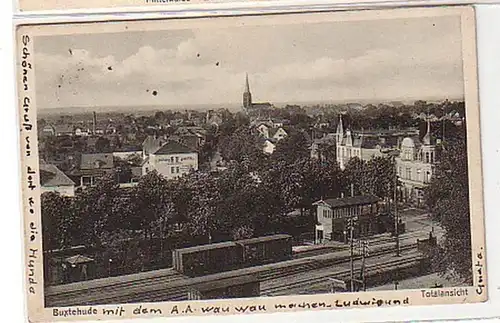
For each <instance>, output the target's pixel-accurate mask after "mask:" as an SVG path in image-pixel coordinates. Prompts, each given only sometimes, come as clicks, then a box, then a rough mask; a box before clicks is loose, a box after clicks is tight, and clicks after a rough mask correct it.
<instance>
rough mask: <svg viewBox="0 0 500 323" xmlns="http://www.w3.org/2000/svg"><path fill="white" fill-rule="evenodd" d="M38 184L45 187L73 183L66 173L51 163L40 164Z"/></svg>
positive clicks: (70, 184)
mask: <svg viewBox="0 0 500 323" xmlns="http://www.w3.org/2000/svg"><path fill="white" fill-rule="evenodd" d="M40 184H41V185H42V186H45V187H48V186H73V185H75V183H74V182H73V181H72V180H71V179H70V178H69V177H68V176H66V174H64V173H63V172H62V171H61V170H60V169H59V168H57V167H56V166H54V165H51V164H40Z"/></svg>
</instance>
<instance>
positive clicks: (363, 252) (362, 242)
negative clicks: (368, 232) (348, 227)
mask: <svg viewBox="0 0 500 323" xmlns="http://www.w3.org/2000/svg"><path fill="white" fill-rule="evenodd" d="M359 242H360V249H361V250H360V251H361V259H362V260H361V261H362V262H361V277H360V278H361V282H362V284H363V291H365V292H366V274H365V270H366V257H368V252H369V249H368V241H367V240H360V241H359Z"/></svg>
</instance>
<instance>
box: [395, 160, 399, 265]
mask: <svg viewBox="0 0 500 323" xmlns="http://www.w3.org/2000/svg"><path fill="white" fill-rule="evenodd" d="M393 160H394V170H395V173H394V234H395V237H396V257H399V256H400V253H399V215H398V173H397V166H396V158H394V159H393Z"/></svg>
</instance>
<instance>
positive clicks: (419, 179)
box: [417, 168, 422, 182]
mask: <svg viewBox="0 0 500 323" xmlns="http://www.w3.org/2000/svg"><path fill="white" fill-rule="evenodd" d="M421 180H422V170H421V169H420V168H419V169H417V181H419V182H420V181H421Z"/></svg>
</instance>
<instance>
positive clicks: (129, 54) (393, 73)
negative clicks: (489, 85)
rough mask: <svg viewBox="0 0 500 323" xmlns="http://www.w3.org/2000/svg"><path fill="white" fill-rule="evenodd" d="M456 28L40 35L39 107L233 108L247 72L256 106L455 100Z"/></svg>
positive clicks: (426, 21)
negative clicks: (259, 102)
mask: <svg viewBox="0 0 500 323" xmlns="http://www.w3.org/2000/svg"><path fill="white" fill-rule="evenodd" d="M459 24H460V21H459V20H458V19H456V17H432V18H411V19H388V20H383V21H361V22H360V21H357V22H322V23H316V24H310V25H277V26H273V28H268V27H267V26H240V27H238V28H234V29H231V30H228V29H223V28H215V29H210V30H201V29H197V30H194V29H193V30H169V31H143V32H128V33H114V34H92V35H89V34H87V35H71V36H67V35H58V36H50V37H47V36H44V37H39V38H38V39H39V41H37V42H36V47H37V48H36V50H37V53H38V54H37V57H36V61H35V65H36V69H37V74H36V75H37V105H38V106H39V107H40V109H51V108H52V109H53V108H61V107H71V106H75V107H76V106H77V107H104V106H115V107H117V108H119V107H125V106H156V105H163V106H176V105H186V106H187V105H189V106H194V105H204V104H214V105H217V104H219V105H227V104H237V105H238V107H239V106H240V102H241V97H240V95H241V92H242V90H243V87H244V77H245V74H246V73H248V75H249V78H250V86H251V89H252V93H253V96H254V99H255V100H256V101H265V102H271V103H274V104H279V103H282V102H287V103H288V102H289V103H303V102H332V103H334V102H335V103H337V102H338V103H341V102H360V101H365V102H366V101H374V102H381V101H401V100H431V99H432V100H438V99H439V98H442V99H443V100H444V99H446V98H461V97H463V75H462V74H463V73H462V68H463V67H462V54H461V46H462V45H461V44H462V42H461V37H460V29H459V28H457V26H459ZM395 30H396V31H397V32H395ZM221 39H224V40H226V41H221ZM275 39H278V40H277V41H276V40H275ZM318 39H321V42H318ZM214 44H218V45H217V46H214ZM250 63H251V64H250ZM297 89H300V91H297Z"/></svg>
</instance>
